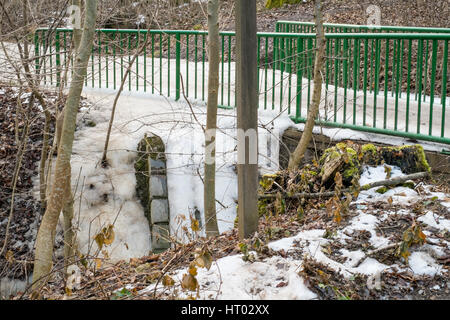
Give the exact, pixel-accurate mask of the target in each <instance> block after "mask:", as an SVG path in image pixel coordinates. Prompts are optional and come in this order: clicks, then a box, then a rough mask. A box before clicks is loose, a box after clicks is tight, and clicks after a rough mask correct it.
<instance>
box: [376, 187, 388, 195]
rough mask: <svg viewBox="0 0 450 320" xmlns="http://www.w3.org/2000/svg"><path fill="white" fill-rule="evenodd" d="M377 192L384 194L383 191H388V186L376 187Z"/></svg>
mask: <svg viewBox="0 0 450 320" xmlns="http://www.w3.org/2000/svg"><path fill="white" fill-rule="evenodd" d="M375 191H376V192H377V193H380V194H384V193H386V192H387V191H388V188H387V187H384V186H383V187H381V188H378V189H377V190H375Z"/></svg>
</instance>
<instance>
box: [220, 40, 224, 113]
mask: <svg viewBox="0 0 450 320" xmlns="http://www.w3.org/2000/svg"><path fill="white" fill-rule="evenodd" d="M221 38H222V41H221V59H220V65H221V69H222V73H221V81H220V104H221V105H222V106H223V86H224V83H223V80H224V76H225V69H224V64H225V60H224V59H225V55H224V52H225V37H223V36H222V37H221Z"/></svg>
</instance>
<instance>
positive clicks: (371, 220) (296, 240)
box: [140, 166, 450, 300]
mask: <svg viewBox="0 0 450 320" xmlns="http://www.w3.org/2000/svg"><path fill="white" fill-rule="evenodd" d="M392 175H393V176H401V175H403V174H402V173H401V171H400V169H399V168H396V167H393V170H392ZM384 179H385V172H384V166H379V167H375V168H372V167H370V168H367V169H366V170H364V172H363V174H362V176H361V178H360V183H368V182H375V181H380V180H384ZM425 188H429V186H426V187H425ZM375 189H377V188H374V189H371V190H368V191H367V192H361V194H360V195H359V197H358V199H356V201H354V203H356V204H358V206H359V207H360V208H361V209H358V210H357V214H356V215H355V216H354V217H353V218H352V219H351V220H350V221H349V224H348V225H347V226H345V227H342V228H338V230H337V232H336V234H334V235H333V236H332V238H330V237H325V233H326V230H324V229H311V230H305V231H301V232H299V233H298V234H297V235H295V236H292V237H287V238H282V239H280V240H277V241H273V242H270V243H269V244H268V246H269V248H271V249H273V250H275V251H277V252H284V254H283V255H275V256H272V257H269V258H265V259H262V260H257V261H256V262H244V260H243V255H231V256H226V257H224V258H221V259H218V260H217V261H215V262H214V263H213V265H212V267H211V268H210V270H206V269H199V270H198V275H197V276H196V278H197V280H198V283H199V287H200V289H199V296H198V298H199V299H233V300H259V299H316V298H317V295H316V294H315V293H314V292H312V291H311V290H310V289H309V288H308V287H307V286H306V285H305V282H304V280H305V279H304V278H303V276H302V275H301V274H299V272H300V271H301V270H302V268H303V263H304V259H306V258H311V259H313V260H315V261H317V262H319V263H322V264H323V265H325V266H327V267H329V268H331V269H332V270H334V271H335V272H336V273H338V274H340V275H341V276H342V277H344V278H345V279H351V278H354V277H355V276H356V275H358V274H362V275H366V276H368V277H367V282H368V283H367V287H368V288H370V289H371V290H372V289H376V290H381V280H380V279H381V274H383V273H395V274H398V273H401V272H410V273H411V274H412V275H411V276H412V277H414V276H422V275H429V276H436V275H441V276H442V277H444V278H445V277H447V279H448V276H449V274H448V268H446V267H445V266H444V265H443V264H440V263H439V262H438V261H437V258H439V257H443V256H445V255H446V254H448V250H449V249H450V242H449V241H447V240H443V239H439V238H437V237H436V235H435V234H434V235H433V234H432V233H430V232H428V231H424V232H425V234H426V235H427V239H428V241H427V243H426V244H424V245H423V246H421V247H419V248H415V249H414V250H412V253H411V256H410V257H409V263H408V264H406V265H405V264H403V263H400V260H398V263H394V264H391V265H386V264H383V263H380V262H379V261H377V260H376V259H375V258H373V257H369V256H368V255H367V252H364V251H363V250H362V249H363V248H359V249H357V250H348V249H346V248H345V244H346V240H348V239H351V237H350V236H351V235H352V234H353V233H355V232H359V231H365V232H369V233H370V238H369V242H370V245H371V246H372V247H373V248H374V250H377V249H379V250H381V249H383V248H387V247H389V246H390V245H392V244H393V243H392V241H390V239H388V238H387V237H383V236H380V235H377V232H376V229H377V228H378V227H379V226H380V222H382V221H384V220H385V219H387V218H388V217H389V216H393V215H397V214H407V213H408V214H411V211H410V210H411V208H409V210H404V212H400V211H399V212H397V211H395V210H392V211H384V212H383V211H378V212H365V211H364V210H363V209H364V204H367V201H368V196H369V195H370V196H371V197H372V198H371V199H370V201H381V202H386V198H385V195H386V194H385V195H380V194H378V193H376V192H375ZM404 189H405V188H403V187H397V188H393V189H391V190H390V191H389V193H390V194H391V195H394V194H402V195H399V196H398V197H397V199H396V200H395V199H394V200H393V202H397V203H404V200H405V199H409V198H411V197H414V199H415V201H416V202H421V201H425V200H426V199H430V198H434V197H436V198H437V200H438V201H442V202H441V203H442V204H447V205H448V204H449V203H450V202H449V198H446V197H445V195H444V194H441V193H435V192H431V193H430V194H429V195H427V196H419V194H417V192H415V191H414V190H411V189H410V190H411V193H410V194H406V195H403V193H404V191H405V190H404ZM412 193H414V196H413V194H412ZM437 219H438V220H436V217H434V216H433V213H431V212H430V213H427V214H426V215H423V216H421V217H420V218H419V219H418V220H419V221H421V222H423V223H424V224H425V226H427V227H426V228H428V227H437V228H439V229H441V230H446V231H447V232H448V231H450V225H449V223H450V220H448V219H444V218H442V217H440V218H439V217H438V218H437ZM349 235H350V236H349ZM333 241H336V242H337V243H339V244H342V245H343V246H344V248H342V249H340V253H341V257H342V258H344V262H342V261H341V262H339V261H336V260H335V259H333V258H332V257H330V256H329V255H327V254H326V248H327V246H328V245H329V244H330V243H331V242H333ZM446 252H447V253H446ZM254 254H255V256H257V253H256V252H254ZM186 272H187V268H182V269H179V270H176V271H173V272H172V273H170V275H171V277H173V279H174V280H175V287H174V288H167V287H164V286H162V285H161V284H160V285H159V287H158V288H157V290H159V291H161V292H162V291H166V292H167V291H169V292H170V291H175V290H177V294H178V296H179V297H187V296H189V295H190V293H189V292H187V291H183V290H182V289H181V287H180V283H181V280H182V276H183V274H186ZM443 285H444V288H443V289H445V286H447V289H448V287H449V283H448V282H447V283H444V284H443ZM154 290H155V284H152V285H150V286H149V287H147V288H146V289H144V290H142V291H141V292H140V293H141V294H144V295H145V294H147V293H148V294H152V293H153V292H154ZM411 290H413V289H411ZM411 293H412V294H417V292H416V293H414V292H411ZM404 298H406V297H404Z"/></svg>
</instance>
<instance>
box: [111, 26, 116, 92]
mask: <svg viewBox="0 0 450 320" xmlns="http://www.w3.org/2000/svg"><path fill="white" fill-rule="evenodd" d="M116 40H117V32H114V33H113V46H112V48H113V59H114V62H113V74H114V76H113V82H114V84H113V87H114V90H116V89H117V84H116V82H117V75H116V72H117V70H116V69H117V67H116V59H117V58H116V56H117V49H116V47H117V46H116Z"/></svg>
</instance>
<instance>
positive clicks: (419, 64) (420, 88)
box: [417, 39, 423, 133]
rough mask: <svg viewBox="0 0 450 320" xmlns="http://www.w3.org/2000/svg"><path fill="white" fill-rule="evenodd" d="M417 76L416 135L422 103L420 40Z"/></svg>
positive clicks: (420, 43) (420, 44) (421, 46)
mask: <svg viewBox="0 0 450 320" xmlns="http://www.w3.org/2000/svg"><path fill="white" fill-rule="evenodd" d="M417 60H418V62H417V75H418V78H419V79H418V80H419V83H418V85H417V101H418V103H417V133H420V120H421V119H420V117H421V111H422V110H421V107H422V106H421V103H422V79H423V74H422V71H423V70H422V63H423V40H422V39H420V40H419V49H418V52H417Z"/></svg>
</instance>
